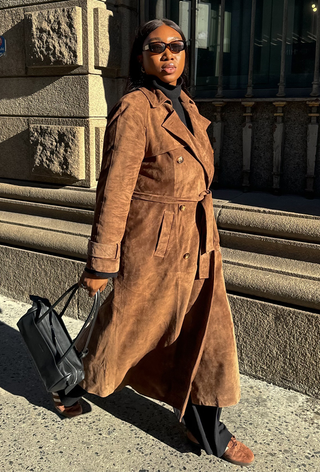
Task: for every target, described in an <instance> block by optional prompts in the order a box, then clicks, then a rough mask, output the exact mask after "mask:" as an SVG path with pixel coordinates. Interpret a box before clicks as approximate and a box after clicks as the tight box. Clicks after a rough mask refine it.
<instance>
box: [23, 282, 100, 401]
mask: <svg viewBox="0 0 320 472" xmlns="http://www.w3.org/2000/svg"><path fill="white" fill-rule="evenodd" d="M78 288H79V285H78V284H75V285H73V286H72V287H70V288H69V289H68V290H67V291H66V292H65V293H64V294H63V295H61V297H60V298H59V299H58V300H57V301H56V302H55V303H54V304H53V305H51V304H50V302H49V300H47V299H45V298H41V297H38V296H31V297H30V298H31V299H32V300H33V306H32V307H31V308H30V309H29V310H28V311H27V313H26V314H25V315H23V316H22V318H20V320H19V321H18V323H17V325H18V328H19V330H20V333H21V334H22V337H23V339H24V341H25V343H26V345H27V348H28V350H29V352H30V354H31V357H32V358H33V360H34V362H35V365H36V367H37V369H38V372H39V374H40V377H41V378H42V381H43V383H44V385H45V387H46V389H47V391H48V392H57V391H58V390H65V391H66V393H68V392H70V390H72V388H73V387H75V386H76V385H77V384H78V383H79V382H81V380H83V379H84V369H83V364H82V360H81V359H82V358H83V357H84V356H86V355H87V353H88V349H87V346H88V343H89V340H90V337H91V334H92V330H93V327H94V324H95V321H96V318H97V314H98V311H99V307H100V292H99V291H98V292H97V293H96V295H95V297H94V300H93V306H92V309H91V312H90V314H89V316H88V318H87V319H86V321H85V323H84V325H83V327H82V328H81V330H80V332H79V333H78V335H77V337H76V338H75V339H74V340H72V339H71V337H70V335H69V333H68V331H67V328H66V327H65V324H64V322H63V320H62V317H63V315H64V313H65V311H66V309H67V307H68V305H69V303H70V302H71V300H72V298H73V297H74V295H75V294H76V292H77V290H78ZM68 295H69V298H68V299H67V302H66V303H65V305H64V307H63V309H62V311H61V312H60V313H57V311H56V310H55V307H56V306H57V305H58V304H59V303H60V302H61V301H62V300H63V299H64V298H66V297H67V296H68ZM90 321H91V326H90V331H89V336H88V338H87V341H86V344H85V346H84V348H83V350H82V351H81V352H78V351H77V349H76V347H75V344H76V342H77V340H78V338H79V336H80V335H81V333H82V332H83V331H84V330H85V329H86V327H87V326H88V325H89V323H90Z"/></svg>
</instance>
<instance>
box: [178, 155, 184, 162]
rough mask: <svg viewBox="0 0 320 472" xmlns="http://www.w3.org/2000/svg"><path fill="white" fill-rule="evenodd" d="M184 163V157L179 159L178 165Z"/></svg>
mask: <svg viewBox="0 0 320 472" xmlns="http://www.w3.org/2000/svg"><path fill="white" fill-rule="evenodd" d="M183 161H184V159H183V157H182V156H180V157H178V159H177V163H178V164H182V163H183Z"/></svg>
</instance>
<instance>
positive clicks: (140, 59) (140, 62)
mask: <svg viewBox="0 0 320 472" xmlns="http://www.w3.org/2000/svg"><path fill="white" fill-rule="evenodd" d="M137 59H138V62H139V64H140V65H141V66H142V64H143V59H142V54H139V56H137Z"/></svg>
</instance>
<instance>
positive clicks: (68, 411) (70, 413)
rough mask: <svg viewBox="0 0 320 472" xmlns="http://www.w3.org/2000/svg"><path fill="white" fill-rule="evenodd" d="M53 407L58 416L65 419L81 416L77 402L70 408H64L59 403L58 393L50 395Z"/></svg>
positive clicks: (80, 409) (80, 407)
mask: <svg viewBox="0 0 320 472" xmlns="http://www.w3.org/2000/svg"><path fill="white" fill-rule="evenodd" d="M52 398H53V402H54V407H55V409H56V411H57V412H58V413H59V415H62V416H65V417H66V418H74V417H75V416H79V415H82V413H83V411H82V406H81V405H80V403H79V402H77V403H75V404H74V405H72V406H64V405H63V404H62V403H61V401H60V397H59V394H58V393H53V394H52Z"/></svg>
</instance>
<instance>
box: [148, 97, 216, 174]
mask: <svg viewBox="0 0 320 472" xmlns="http://www.w3.org/2000/svg"><path fill="white" fill-rule="evenodd" d="M140 90H141V91H142V92H143V93H144V94H145V95H146V97H147V98H148V99H149V101H150V103H151V106H152V107H153V108H156V107H157V106H159V105H163V106H165V107H166V109H167V111H168V114H167V116H166V117H165V119H164V121H163V123H162V127H163V128H164V129H165V130H166V131H168V133H170V135H171V136H173V137H174V138H175V139H176V140H177V141H179V142H181V143H182V144H184V145H187V146H189V148H190V149H191V151H192V153H193V155H194V157H195V158H196V159H197V160H198V161H199V162H200V164H201V165H202V166H203V168H204V170H205V172H206V175H207V180H208V182H210V181H211V180H212V177H213V155H212V147H211V144H210V142H209V138H208V135H207V131H206V130H207V128H208V126H209V124H210V123H211V122H210V121H209V120H207V119H206V118H205V117H203V116H202V115H200V113H199V111H198V109H197V107H196V105H195V103H194V102H193V101H192V100H191V99H190V98H189V97H188V96H187V94H186V93H184V92H181V101H182V105H183V107H184V108H185V109H186V111H187V113H188V114H189V116H190V121H191V124H192V128H193V134H192V133H191V132H190V131H189V130H188V128H187V127H186V126H185V125H184V123H182V121H181V120H180V118H179V116H178V114H177V113H176V112H175V111H174V110H173V107H172V104H171V102H170V100H169V99H168V98H167V97H166V96H165V95H164V94H163V93H162V92H161V91H160V90H155V91H154V92H153V91H150V90H148V89H146V88H141V89H140Z"/></svg>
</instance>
